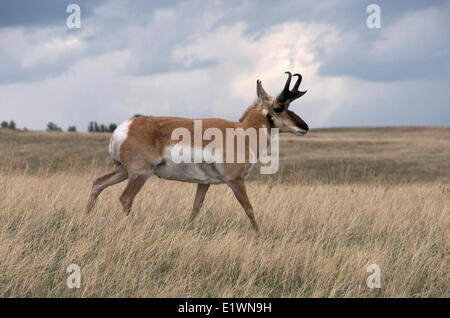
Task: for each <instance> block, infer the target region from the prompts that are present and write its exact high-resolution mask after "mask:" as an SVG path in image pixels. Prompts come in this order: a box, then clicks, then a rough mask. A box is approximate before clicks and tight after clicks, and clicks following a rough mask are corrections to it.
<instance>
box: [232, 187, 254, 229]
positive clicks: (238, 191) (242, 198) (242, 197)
mask: <svg viewBox="0 0 450 318" xmlns="http://www.w3.org/2000/svg"><path fill="white" fill-rule="evenodd" d="M227 184H228V186H229V187H230V188H231V190H233V193H234V195H235V196H236V199H237V200H238V201H239V203H240V204H241V205H242V207H243V208H244V211H245V213H246V214H247V216H248V218H249V219H250V222H251V223H252V226H253V229H254V230H255V232H256V233H258V232H259V226H258V224H257V223H256V220H255V214H254V213H253V207H252V205H251V204H250V201H249V200H248V196H247V191H246V189H245V183H244V180H243V179H236V180H231V181H227Z"/></svg>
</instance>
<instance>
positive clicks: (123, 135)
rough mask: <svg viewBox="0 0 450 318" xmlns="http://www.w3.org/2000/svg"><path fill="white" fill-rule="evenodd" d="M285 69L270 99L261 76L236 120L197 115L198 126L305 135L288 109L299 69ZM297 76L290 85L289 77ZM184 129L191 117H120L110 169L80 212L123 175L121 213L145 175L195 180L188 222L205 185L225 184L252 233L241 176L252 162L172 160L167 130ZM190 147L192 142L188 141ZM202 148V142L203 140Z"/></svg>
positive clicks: (111, 147) (301, 123)
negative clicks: (250, 101) (295, 71)
mask: <svg viewBox="0 0 450 318" xmlns="http://www.w3.org/2000/svg"><path fill="white" fill-rule="evenodd" d="M286 73H287V74H288V78H287V81H286V83H285V86H284V89H283V90H282V91H281V93H280V94H279V95H278V96H277V97H276V98H273V97H272V96H270V95H268V94H267V93H266V92H265V91H264V89H263V87H262V85H261V81H259V80H258V81H257V82H256V86H257V89H256V91H257V99H256V100H255V102H254V103H253V105H252V106H250V107H249V108H248V109H247V111H246V112H245V113H244V115H243V116H242V118H241V119H240V120H239V121H238V122H233V121H228V120H225V119H218V118H208V119H202V120H201V122H202V129H203V131H204V130H206V129H207V128H212V127H213V128H218V129H219V130H220V131H222V132H225V130H226V129H227V128H235V129H236V128H242V129H244V130H245V129H248V128H251V127H252V128H255V129H259V128H263V127H266V128H268V129H269V131H270V129H271V128H278V129H279V131H281V132H289V133H293V134H295V135H298V136H300V135H305V134H306V133H307V132H308V125H307V124H306V123H305V122H304V121H303V120H302V119H301V118H300V117H299V116H298V115H297V114H295V113H294V112H293V111H290V110H289V109H288V107H289V105H290V103H291V102H292V101H293V100H295V99H297V98H299V97H301V96H302V95H304V94H305V93H306V91H299V90H298V87H299V85H300V82H301V80H302V76H301V75H300V74H294V75H292V74H291V73H290V72H286ZM292 76H297V77H298V79H297V81H296V83H295V84H294V86H293V89H292V90H290V89H289V86H290V82H291V77H292ZM179 127H182V128H186V129H188V130H189V131H190V132H191V133H192V132H193V130H194V120H193V119H188V118H178V117H153V116H142V117H136V118H132V119H129V120H126V121H125V122H123V123H122V124H120V125H119V126H118V127H117V129H116V130H115V131H114V133H113V135H112V137H111V141H110V145H109V153H110V155H111V157H112V159H113V161H114V164H115V166H116V168H115V170H114V171H113V172H111V173H109V174H106V175H104V176H102V177H100V178H98V179H96V180H95V181H94V184H93V186H92V190H91V193H90V196H89V200H88V203H87V206H86V213H89V212H90V211H91V210H92V208H93V205H94V202H95V200H96V199H97V197H98V196H99V194H100V192H102V191H103V190H104V189H105V188H106V187H109V186H111V185H113V184H116V183H119V182H121V181H124V180H126V179H128V185H127V186H126V188H125V190H124V191H123V193H122V195H121V196H120V202H121V204H122V207H123V209H124V212H125V214H126V215H128V214H129V213H130V211H131V205H132V203H133V199H134V197H135V196H136V194H137V193H138V192H139V190H140V189H141V188H142V186H143V185H144V183H145V182H146V181H147V179H148V178H149V177H150V176H151V175H157V176H159V177H161V178H164V179H170V180H178V181H184V182H191V183H197V184H198V185H197V191H196V195H195V199H194V206H193V209H192V212H191V215H190V217H189V220H188V226H189V227H191V226H192V223H193V221H194V219H195V217H196V216H197V214H198V212H199V210H200V208H201V206H202V204H203V200H204V198H205V195H206V192H207V191H208V189H209V186H210V185H211V184H224V183H225V184H227V185H228V186H229V187H230V188H231V190H232V191H233V193H234V195H235V196H236V199H237V200H238V201H239V203H240V204H241V206H242V207H243V209H244V211H245V213H246V214H247V216H248V218H249V219H250V222H251V225H252V227H253V229H254V230H255V231H256V232H258V231H259V227H258V224H257V223H256V220H255V216H254V213H253V208H252V205H251V204H250V201H249V199H248V197H247V192H246V189H245V183H244V178H245V176H246V175H247V174H248V172H249V170H250V168H251V166H252V164H251V163H250V162H248V161H246V162H244V163H228V162H226V163H222V162H221V163H217V162H206V163H205V162H202V163H175V162H174V161H173V159H172V157H171V156H170V151H169V150H170V149H171V147H173V146H174V144H175V143H176V142H177V141H176V140H172V139H171V134H172V132H173V131H174V130H175V129H177V128H179ZM192 147H193V146H192ZM203 147H205V145H204V144H203Z"/></svg>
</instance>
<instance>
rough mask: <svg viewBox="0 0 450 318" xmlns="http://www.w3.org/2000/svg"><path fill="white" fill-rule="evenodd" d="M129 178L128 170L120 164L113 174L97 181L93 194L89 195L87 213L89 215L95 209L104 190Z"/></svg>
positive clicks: (93, 187)
mask: <svg viewBox="0 0 450 318" xmlns="http://www.w3.org/2000/svg"><path fill="white" fill-rule="evenodd" d="M127 178H128V173H127V170H126V169H125V167H124V166H123V165H121V164H118V165H117V166H116V169H115V170H114V171H113V172H111V173H108V174H106V175H104V176H102V177H100V178H98V179H96V180H95V181H94V184H93V185H92V190H91V194H90V195H89V199H88V203H87V205H86V213H87V214H89V213H90V212H91V210H92V208H93V207H94V203H95V200H97V198H98V196H99V195H100V193H101V192H102V191H103V190H105V189H106V188H107V187H109V186H112V185H114V184H116V183H119V182H122V181H124V180H126V179H127Z"/></svg>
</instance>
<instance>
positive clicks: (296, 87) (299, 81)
mask: <svg viewBox="0 0 450 318" xmlns="http://www.w3.org/2000/svg"><path fill="white" fill-rule="evenodd" d="M294 76H298V79H297V82H295V85H294V87H293V88H292V90H293V91H294V92H296V91H298V87H299V86H300V83H301V82H302V76H301V75H300V74H298V73H297V74H294Z"/></svg>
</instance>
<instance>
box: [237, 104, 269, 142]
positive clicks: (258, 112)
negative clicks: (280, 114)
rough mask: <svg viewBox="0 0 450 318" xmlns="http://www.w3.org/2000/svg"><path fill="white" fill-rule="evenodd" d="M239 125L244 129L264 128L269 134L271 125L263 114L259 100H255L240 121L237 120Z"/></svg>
mask: <svg viewBox="0 0 450 318" xmlns="http://www.w3.org/2000/svg"><path fill="white" fill-rule="evenodd" d="M239 123H240V126H241V127H242V128H244V129H247V128H250V127H253V128H255V129H258V128H264V127H266V128H267V129H268V133H269V134H270V128H271V124H270V122H269V120H268V118H267V117H266V115H265V114H263V111H262V106H261V102H260V100H259V98H258V99H257V100H255V102H254V103H253V105H252V106H250V107H249V108H247V110H246V111H245V113H244V115H242V117H241V119H239Z"/></svg>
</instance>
